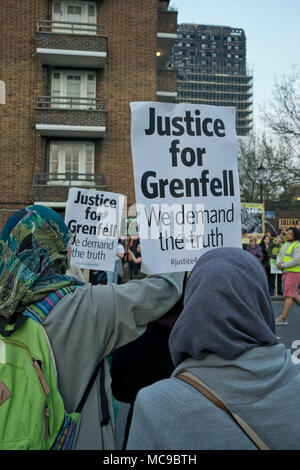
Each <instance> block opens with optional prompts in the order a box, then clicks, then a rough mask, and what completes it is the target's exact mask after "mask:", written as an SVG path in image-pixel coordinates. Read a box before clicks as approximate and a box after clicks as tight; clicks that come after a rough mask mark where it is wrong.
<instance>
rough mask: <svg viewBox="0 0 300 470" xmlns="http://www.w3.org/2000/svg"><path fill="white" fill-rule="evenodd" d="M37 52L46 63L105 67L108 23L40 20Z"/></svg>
mask: <svg viewBox="0 0 300 470" xmlns="http://www.w3.org/2000/svg"><path fill="white" fill-rule="evenodd" d="M36 51H37V55H38V57H39V59H40V61H41V63H42V64H43V65H51V66H62V67H76V68H87V67H88V68H93V69H101V68H104V67H105V66H106V58H107V36H106V26H103V25H99V24H95V25H91V24H87V23H69V22H65V21H64V22H62V21H48V20H40V21H39V22H38V27H37V32H36Z"/></svg>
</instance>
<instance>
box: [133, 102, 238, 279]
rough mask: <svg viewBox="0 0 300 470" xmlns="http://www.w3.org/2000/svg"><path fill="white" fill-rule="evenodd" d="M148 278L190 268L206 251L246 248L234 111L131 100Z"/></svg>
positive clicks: (139, 214)
mask: <svg viewBox="0 0 300 470" xmlns="http://www.w3.org/2000/svg"><path fill="white" fill-rule="evenodd" d="M131 111H132V118H131V144H132V155H133V165H134V180H135V191H136V202H137V219H138V225H139V233H140V239H141V251H142V260H143V263H142V270H143V272H146V273H159V272H176V271H178V272H179V271H191V269H192V268H193V265H194V264H195V263H196V261H197V259H198V258H199V256H201V255H202V254H203V253H204V252H205V250H209V249H212V248H216V247H222V246H227V247H228V246H231V247H240V248H241V247H242V237H241V208H240V189H239V177H238V167H237V138H236V130H235V113H236V110H235V108H233V107H220V106H205V105H192V104H172V103H158V102H134V103H131Z"/></svg>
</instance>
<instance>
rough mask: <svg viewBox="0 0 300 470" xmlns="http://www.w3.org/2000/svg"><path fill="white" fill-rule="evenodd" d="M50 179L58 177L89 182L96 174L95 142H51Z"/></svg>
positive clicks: (54, 179)
mask: <svg viewBox="0 0 300 470" xmlns="http://www.w3.org/2000/svg"><path fill="white" fill-rule="evenodd" d="M49 172H50V181H51V180H53V181H52V182H53V183H55V181H56V180H57V179H60V180H61V179H62V180H64V179H65V180H70V179H71V180H72V181H75V182H76V181H82V180H88V181H89V184H90V181H91V179H93V174H94V144H93V143H91V142H51V143H50V167H49Z"/></svg>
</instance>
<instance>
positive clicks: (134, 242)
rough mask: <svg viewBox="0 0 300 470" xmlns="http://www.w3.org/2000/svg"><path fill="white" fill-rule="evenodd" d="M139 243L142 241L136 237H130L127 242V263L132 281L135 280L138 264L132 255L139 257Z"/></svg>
mask: <svg viewBox="0 0 300 470" xmlns="http://www.w3.org/2000/svg"><path fill="white" fill-rule="evenodd" d="M139 243H140V239H139V237H137V236H136V235H133V236H131V237H129V240H128V242H127V263H128V271H129V276H130V279H133V277H134V274H136V273H137V267H136V263H135V262H134V261H133V259H132V255H131V253H133V254H134V255H135V256H137V246H138V245H139Z"/></svg>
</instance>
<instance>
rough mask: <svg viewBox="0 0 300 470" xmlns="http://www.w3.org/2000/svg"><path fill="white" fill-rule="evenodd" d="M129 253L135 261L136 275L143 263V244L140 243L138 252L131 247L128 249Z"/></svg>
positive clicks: (133, 270) (134, 269) (134, 271)
mask: <svg viewBox="0 0 300 470" xmlns="http://www.w3.org/2000/svg"><path fill="white" fill-rule="evenodd" d="M128 253H129V255H130V257H131V261H132V263H133V267H132V272H133V274H134V275H135V276H136V275H137V274H138V272H139V271H140V269H141V265H142V255H141V245H140V243H138V245H137V247H136V252H135V253H134V252H133V251H132V250H131V249H128Z"/></svg>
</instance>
